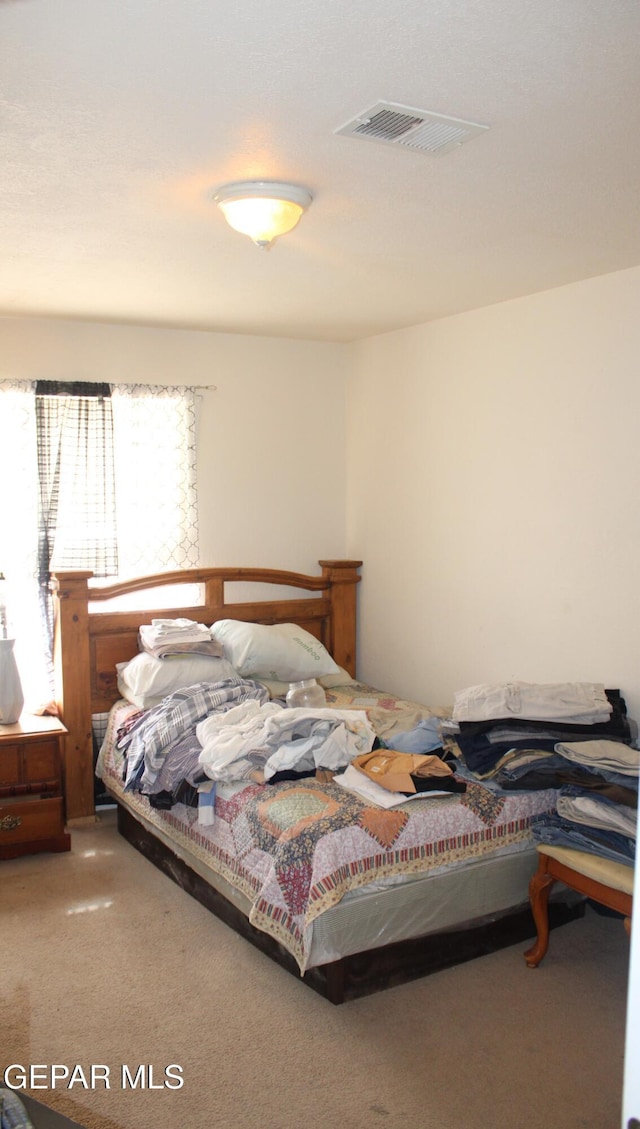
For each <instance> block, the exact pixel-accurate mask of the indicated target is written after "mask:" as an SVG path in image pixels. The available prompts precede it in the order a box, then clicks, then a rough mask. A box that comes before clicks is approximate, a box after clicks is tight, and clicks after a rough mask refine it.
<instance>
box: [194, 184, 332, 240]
mask: <svg viewBox="0 0 640 1129" xmlns="http://www.w3.org/2000/svg"><path fill="white" fill-rule="evenodd" d="M213 199H214V200H215V202H216V204H217V205H218V207H219V208H220V210H221V211H222V212H223V214H224V217H225V219H226V221H227V223H228V224H229V226H230V227H232V228H234V230H235V231H239V232H241V233H242V235H248V236H249V238H250V239H252V240H253V242H254V243H255V245H256V247H263V248H265V249H266V248H268V247H270V246H271V244H272V242H273V240H274V239H277V237H278V236H279V235H285V234H286V233H287V232H288V231H292V230H293V228H294V227H295V226H296V224H297V222H298V220H299V219H300V216H301V215H302V213H303V212H304V211H305V209H306V208H308V207H309V204H310V203H311V201H312V200H313V196H312V195H311V193H310V192H309V191H308V189H306V188H300V187H299V186H298V185H295V184H282V183H281V182H280V181H277V180H239V181H236V182H235V183H234V184H224V185H223V186H222V188H218V190H217V191H216V192H215V193H214V197H213Z"/></svg>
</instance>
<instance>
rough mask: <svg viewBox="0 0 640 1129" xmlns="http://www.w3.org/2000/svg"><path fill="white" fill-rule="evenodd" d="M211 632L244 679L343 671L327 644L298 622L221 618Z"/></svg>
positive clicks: (279, 678)
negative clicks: (268, 622)
mask: <svg viewBox="0 0 640 1129" xmlns="http://www.w3.org/2000/svg"><path fill="white" fill-rule="evenodd" d="M211 634H212V636H213V638H214V639H217V640H218V642H219V643H222V645H223V647H224V653H225V658H227V659H228V660H229V662H230V663H231V664H232V666H233V667H235V669H236V670H237V672H238V674H240V675H242V677H243V678H258V679H260V678H269V679H271V680H272V681H275V682H287V683H289V682H299V681H300V679H302V678H321V677H322V676H323V675H327V674H339V673H340V667H339V666H338V664H337V663H335V662H334V661H333V659H332V658H331V655H330V654H329V652H328V651H327V649H326V647H324V646H323V645H322V643H320V642H319V640H318V639H316V637H315V636H314V635H310V634H309V632H308V631H304V630H303V628H302V627H298V626H297V624H295V623H274V624H264V623H245V622H244V621H243V620H240V619H220V620H218V622H217V623H214V624H213V626H212V628H211Z"/></svg>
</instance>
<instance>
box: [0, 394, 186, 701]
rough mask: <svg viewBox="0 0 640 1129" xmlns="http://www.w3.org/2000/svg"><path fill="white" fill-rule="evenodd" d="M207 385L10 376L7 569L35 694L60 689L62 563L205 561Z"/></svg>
mask: <svg viewBox="0 0 640 1129" xmlns="http://www.w3.org/2000/svg"><path fill="white" fill-rule="evenodd" d="M195 403H196V401H195V392H194V389H192V388H177V387H170V388H165V387H161V386H154V385H105V384H97V383H87V384H85V383H82V384H78V383H75V382H50V381H45V382H41V381H39V382H38V383H37V384H36V383H31V382H22V381H2V382H0V483H1V484H2V487H1V489H0V507H1V508H2V511H3V512H2V513H1V515H0V571H3V572H4V574H5V576H6V578H7V602H8V616H9V621H10V623H11V625H12V628H13V631H12V633H13V634H15V638H16V647H15V651H16V656H17V658H18V664H19V667H20V673H21V677H22V679H23V684H24V688H25V698H26V699H27V701H28V702H33V701H34V699H35V700H42V699H46V698H48V697H50V695H51V632H52V623H51V608H50V600H49V597H48V581H49V576H50V573H51V572H53V571H55V569H56V568H58V569H70V568H78V569H91V570H92V571H93V572H94V574H95V575H96V577H98V578H111V579H112V580H113V579H114V578H115V577H116V576H117V577H119V578H121V579H123V578H126V577H129V576H135V575H139V574H144V573H152V572H161V571H163V570H165V569H166V570H169V569H175V568H192V567H196V566H197V565H198V564H199V551H198V520H197V490H196V449H195Z"/></svg>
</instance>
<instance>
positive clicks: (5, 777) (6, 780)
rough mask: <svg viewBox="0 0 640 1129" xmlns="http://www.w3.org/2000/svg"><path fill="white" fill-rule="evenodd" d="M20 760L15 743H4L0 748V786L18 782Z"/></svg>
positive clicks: (18, 750)
mask: <svg viewBox="0 0 640 1129" xmlns="http://www.w3.org/2000/svg"><path fill="white" fill-rule="evenodd" d="M20 760H21V758H20V749H19V748H18V746H17V745H5V746H4V747H3V748H1V749H0V788H2V787H3V785H6V786H8V785H10V784H19V783H20Z"/></svg>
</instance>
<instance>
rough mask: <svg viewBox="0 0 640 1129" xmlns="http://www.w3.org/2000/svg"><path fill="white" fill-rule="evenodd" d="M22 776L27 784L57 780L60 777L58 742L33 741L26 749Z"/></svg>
mask: <svg viewBox="0 0 640 1129" xmlns="http://www.w3.org/2000/svg"><path fill="white" fill-rule="evenodd" d="M22 775H23V779H24V781H25V783H26V784H37V783H38V782H39V781H42V782H43V783H44V781H49V780H57V779H58V778H59V775H60V769H59V761H58V743H57V741H33V742H32V743H31V744H30V745H29V748H28V749H24V750H23V766H22Z"/></svg>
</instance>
